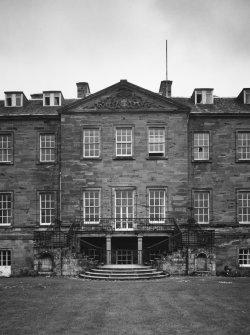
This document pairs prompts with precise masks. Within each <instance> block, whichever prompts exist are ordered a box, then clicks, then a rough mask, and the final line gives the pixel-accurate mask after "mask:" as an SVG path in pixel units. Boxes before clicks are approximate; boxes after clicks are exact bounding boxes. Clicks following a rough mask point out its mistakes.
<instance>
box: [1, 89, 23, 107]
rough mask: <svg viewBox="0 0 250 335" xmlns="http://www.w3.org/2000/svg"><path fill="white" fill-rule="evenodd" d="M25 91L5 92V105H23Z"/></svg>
mask: <svg viewBox="0 0 250 335" xmlns="http://www.w3.org/2000/svg"><path fill="white" fill-rule="evenodd" d="M22 106H23V93H15V92H5V107H22Z"/></svg>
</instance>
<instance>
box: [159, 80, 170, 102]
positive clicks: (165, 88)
mask: <svg viewBox="0 0 250 335" xmlns="http://www.w3.org/2000/svg"><path fill="white" fill-rule="evenodd" d="M171 87H172V81H171V80H162V82H161V85H160V89H159V93H160V95H162V96H164V97H166V98H171Z"/></svg>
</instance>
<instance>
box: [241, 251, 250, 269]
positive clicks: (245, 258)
mask: <svg viewBox="0 0 250 335" xmlns="http://www.w3.org/2000/svg"><path fill="white" fill-rule="evenodd" d="M239 266H240V267H250V249H240V250H239Z"/></svg>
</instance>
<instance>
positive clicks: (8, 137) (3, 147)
mask: <svg viewBox="0 0 250 335" xmlns="http://www.w3.org/2000/svg"><path fill="white" fill-rule="evenodd" d="M4 138H5V140H4ZM5 158H6V159H5ZM12 162H13V134H11V133H0V163H12Z"/></svg>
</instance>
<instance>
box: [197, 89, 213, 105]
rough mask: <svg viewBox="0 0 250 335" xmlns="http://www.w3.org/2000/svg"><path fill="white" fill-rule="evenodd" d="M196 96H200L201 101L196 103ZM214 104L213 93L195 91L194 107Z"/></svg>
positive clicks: (209, 91)
mask: <svg viewBox="0 0 250 335" xmlns="http://www.w3.org/2000/svg"><path fill="white" fill-rule="evenodd" d="M198 95H200V96H201V100H200V101H198ZM213 103H214V98H213V91H211V90H196V91H195V104H196V105H200V104H203V105H206V104H208V105H211V104H213Z"/></svg>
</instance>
